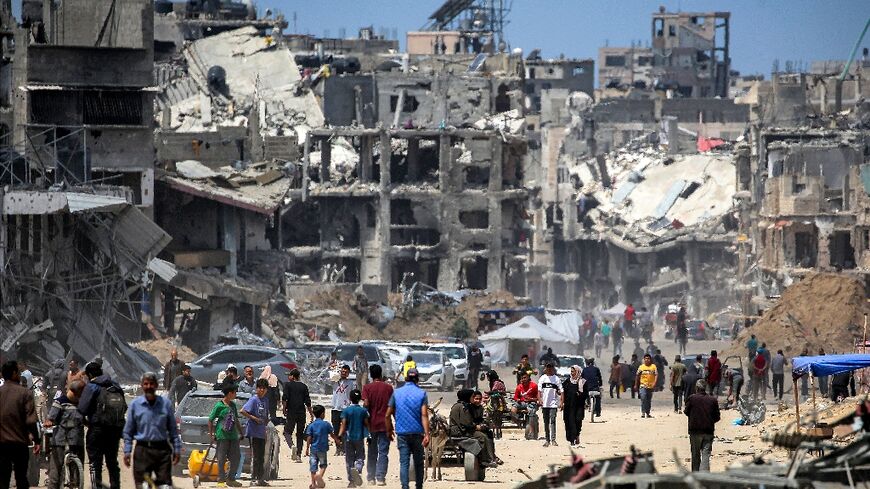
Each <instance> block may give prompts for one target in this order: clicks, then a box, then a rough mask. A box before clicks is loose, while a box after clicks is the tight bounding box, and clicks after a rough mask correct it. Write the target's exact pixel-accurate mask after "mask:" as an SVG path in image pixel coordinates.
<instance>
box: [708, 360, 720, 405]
mask: <svg viewBox="0 0 870 489" xmlns="http://www.w3.org/2000/svg"><path fill="white" fill-rule="evenodd" d="M706 381H707V389H709V391H710V394H711V395H714V396H718V395H719V382H721V381H722V362H720V361H719V354H718V353H716V350H713V351H711V352H710V358H709V359H708V360H707V378H706Z"/></svg>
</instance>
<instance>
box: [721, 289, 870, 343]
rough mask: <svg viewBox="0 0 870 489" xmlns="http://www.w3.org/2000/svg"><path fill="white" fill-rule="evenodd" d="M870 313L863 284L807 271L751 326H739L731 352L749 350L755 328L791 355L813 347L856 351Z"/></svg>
mask: <svg viewBox="0 0 870 489" xmlns="http://www.w3.org/2000/svg"><path fill="white" fill-rule="evenodd" d="M868 313H870V307H868V303H867V297H866V290H865V288H864V284H863V283H861V282H859V281H858V280H857V279H855V278H853V277H849V276H846V275H839V274H834V273H819V274H813V275H808V276H807V277H805V278H804V279H803V280H801V281H800V282H798V283H795V284H794V285H792V286H791V287H789V288H788V289H786V290H785V292H784V293H783V294H782V297H781V298H780V300H779V301H778V302H777V303H776V304H775V305H774V306H773V307H771V308H770V309H769V310H767V311H765V313H764V315H763V316H762V317H761V319H759V320H758V322H756V323H755V325H753V326H752V327H750V328H749V329H745V330H743V331H741V332H740V334H739V335H738V336H737V339H736V340H735V342H734V345H733V346H732V348H731V353H736V354H745V353H746V350H745V348H744V346H745V345H746V342H747V341H748V340H749V335H751V334H754V335H755V336H756V337H757V338H758V341H759V343H761V342H766V343H767V346H768V348H769V349H770V350H773V351H776V350H778V349H782V350H783V352H784V353H785V355H786V357H792V356H795V355H799V354H800V353H801V351H803V349H804V348H805V347H806V348H809V351H810V353H811V354H815V353H817V352H818V351H819V348H824V349H825V352H827V353H849V352H852V351H854V345H855V340H860V339H861V337H862V336H863V334H864V315H865V314H868Z"/></svg>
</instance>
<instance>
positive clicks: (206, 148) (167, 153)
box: [154, 126, 251, 168]
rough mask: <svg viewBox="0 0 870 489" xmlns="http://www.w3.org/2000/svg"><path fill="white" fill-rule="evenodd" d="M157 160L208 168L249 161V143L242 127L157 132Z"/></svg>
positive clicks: (246, 133)
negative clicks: (187, 161)
mask: <svg viewBox="0 0 870 489" xmlns="http://www.w3.org/2000/svg"><path fill="white" fill-rule="evenodd" d="M154 140H155V144H156V147H157V160H158V161H161V162H164V163H168V162H176V161H184V160H196V161H199V162H200V163H202V164H203V165H206V166H208V167H211V168H218V167H221V166H226V165H228V164H231V163H233V162H235V161H238V160H244V159H246V158H250V154H251V140H250V138H249V137H248V130H247V128H245V127H227V126H224V127H219V128H217V130H216V131H201V132H176V131H171V130H158V131H157V132H156V134H155V136H154Z"/></svg>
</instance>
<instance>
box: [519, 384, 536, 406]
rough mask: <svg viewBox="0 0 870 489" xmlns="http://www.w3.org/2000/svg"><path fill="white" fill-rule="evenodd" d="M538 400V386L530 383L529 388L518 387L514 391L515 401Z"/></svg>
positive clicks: (521, 385)
mask: <svg viewBox="0 0 870 489" xmlns="http://www.w3.org/2000/svg"><path fill="white" fill-rule="evenodd" d="M537 400H538V384H536V383H534V382H532V381H531V380H530V381H529V386H528V387H523V384H520V385H518V386H517V390H515V391H514V401H520V402H532V401H537Z"/></svg>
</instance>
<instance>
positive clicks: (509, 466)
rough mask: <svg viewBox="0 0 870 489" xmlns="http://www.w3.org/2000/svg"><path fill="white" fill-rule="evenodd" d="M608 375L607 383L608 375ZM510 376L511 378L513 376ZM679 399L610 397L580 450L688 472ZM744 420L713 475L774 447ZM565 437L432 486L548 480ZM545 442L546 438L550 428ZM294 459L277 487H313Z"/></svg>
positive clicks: (563, 458) (334, 474)
mask: <svg viewBox="0 0 870 489" xmlns="http://www.w3.org/2000/svg"><path fill="white" fill-rule="evenodd" d="M724 346H725V345H724V344H722V343H721V342H694V343H690V345H689V351H690V352H692V353H700V352H707V353H709V351H710V350H711V349H714V348H716V349H721V348H722V347H724ZM661 347H662V349H663V352H664V354H665V356H666V357H667V358H668V361H669V362H672V360H673V357H674V352H675V348H674V344H673V342H664V341H663V342H662V343H661ZM610 353H611V352H610V351H608V352H607V355H603V356H605V357H606V358H601V359H599V361H598V362H596V363H597V364H599V365H605V366H606V365H607V364H608V363H609V358H610V356H609V355H610ZM506 370H507V369H506ZM602 370H603V369H602ZM604 376H605V381H606V376H607V374H606V372H605V373H604ZM506 377H507V378H510V376H509V375H508V376H506ZM508 387H509V388H512V387H513V386H512V385H509V386H508ZM440 395H441V394H436V393H430V400H431V401H432V402H433V403H434V402H435V400H436V399H437V397H438V396H440ZM672 399H673V396H672V394H671V393H670V392H669V391H667V390H666V391H664V392H657V393H656V394H655V396H654V398H653V411H652V414H653V416H654V417H653V418H652V419H641V417H640V403H639V401H638V400H633V399H631V396H630V395H629V396H628V398H625V396H623V398H622V399H610V398H609V397H607V396H606V395H605V399H604V402H603V409H602V411H603V412H602V417H601V418H600V419H596V422H595V423H588V422H586V423H584V425H583V431H582V436H581V438H582V440H581V441H582V447H581V448H580V449H579V450H578V451H579V453H580V454H582V455H583V456H584V457H587V458H590V459H595V458H600V457H611V456H614V455H623V454H625V453H626V452H627V451H628V449H629V446H631V445H635V446H636V447H637V448H638V449H639V450H642V451H646V450H651V451H652V452H653V454H654V457H655V460H656V465H657V467H658V470H659V471H661V472H674V471H676V470H677V466H676V465H675V463H674V461H673V451H674V450H676V452H677V456H678V457H679V458H680V459H681V460H682V462H683V464H685V465H688V464H689V441H688V436H687V433H686V416H685V415H682V414H677V413H675V412H674V410H673V403H672ZM453 402H455V394H452V393H449V394H446V395H444V399H443V401H442V405H441V407H440V409H439V412H441V413H442V414H445V415H446V414H447V413H448V412H449V409H450V406H452V404H453ZM736 417H737V414H736V413H735V412H733V411H723V413H722V421H720V422H719V424H718V425H717V433H716V434H717V440H716V441H715V442H714V444H713V452H714V456H713V457H712V461H711V463H712V468H713V470H721V469H722V468H724V467H725V465H726V464H731V463H733V462H736V461H739V460H748V459H750V458H751V456H752V454H755V453H761V452H762V451H763V450H765V448H766V445H765V444H764V443H762V442H760V441H758V440H757V438H758V436H757V433H758V432H757V429H756V428H754V427H741V426H733V425H732V423H731V422H732V421H733V420H734V419H735V418H736ZM557 432H558V440H559V443H560V444H559V446H558V447H549V448H543V447H542V446H541V445H542V441H529V440H525V439H523V437H522V433H521V432H520V431H519V430H516V429H513V430H506V431H505V436H504V438H503V439H501V440H498V441H497V442H496V452H497V453H498V455H499V456H500V457H501V458H502V459H504V461H505V464H504V465H503V466H501V467H499V468H497V469H493V470H488V471H487V476H486V482H485V483H470V482H465V480H464V478H463V474H464V473H463V469H462V467H459V466H448V467H445V468H444V469H443V480H441V481H436V482H431V481H427V482H426V484H425V486H426V487H432V488H443V489H447V488H455V487H456V486H457V484H458V485H460V486H463V487H471V486H480V487H488V488H493V489H495V488H509V487H513V486H515V485H516V484H517V483H518V482H522V481H524V480H527V479H526V477H525V476H524V475H523V474H522V473H520V472H519V471H520V470H522V471H524V472H525V473H527V474H530V475H531V476H532V477H535V478H536V477H538V476H540V475H541V474H543V473H545V472H546V471H547V470H548V466H549V465H550V464H564V463H566V462H567V461H568V455H569V447H568V444H567V442H563V440H564V435H563V433H564V431H563V425H562V422H561V413H559V424H558V427H557ZM541 436H543V429H542V431H541ZM289 453H290V452H289V450H288V449H287V447H286V446H282V452H281V469H280V478H279V480H276V481H272V483H271V484H272V486H273V487H281V488H292V489H304V488H306V487H308V478H309V475H308V464H307V463H292V462H291V461H290V457H289ZM329 462H330V467H329V470H328V471H327V487H346V486H347V485H348V482H347V474H346V470H345V468H344V460H343V458H339V457H334V456H332V453H330V459H329ZM124 479H125V483H124V487H132V485H133V484H132V477H131V474H130V471H129V469H125V470H124ZM174 482H175V485H176V487H182V488H189V487H193V485H192V481H191V479H190V478H188V477H183V478H176V479H175V481H174ZM245 485H247V481H245ZM210 486H214V483H211V484H205V487H210ZM387 487H388V488H394V489H398V488H399V487H401V486H400V484H399V460H398V451H397V449H396V446H395V444H393V445H392V447H391V450H390V466H389V471H388V476H387ZM412 487H413V485H412Z"/></svg>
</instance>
